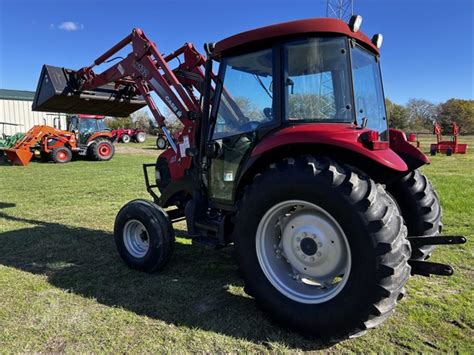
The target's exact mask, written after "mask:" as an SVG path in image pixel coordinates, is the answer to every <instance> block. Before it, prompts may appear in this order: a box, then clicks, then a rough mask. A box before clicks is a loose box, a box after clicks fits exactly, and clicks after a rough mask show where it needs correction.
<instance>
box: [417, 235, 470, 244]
mask: <svg viewBox="0 0 474 355" xmlns="http://www.w3.org/2000/svg"><path fill="white" fill-rule="evenodd" d="M408 240H409V241H410V244H411V245H412V246H413V247H422V246H425V245H444V244H464V243H466V237H464V236H462V235H433V236H424V237H408Z"/></svg>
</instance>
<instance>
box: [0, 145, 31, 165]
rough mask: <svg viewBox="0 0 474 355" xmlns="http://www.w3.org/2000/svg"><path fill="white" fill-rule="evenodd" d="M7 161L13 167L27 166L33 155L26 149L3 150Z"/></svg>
mask: <svg viewBox="0 0 474 355" xmlns="http://www.w3.org/2000/svg"><path fill="white" fill-rule="evenodd" d="M5 154H6V155H7V158H8V160H9V161H10V163H12V164H13V165H22V166H25V165H28V164H29V163H30V160H31V158H32V157H33V153H32V152H30V151H29V150H26V149H5Z"/></svg>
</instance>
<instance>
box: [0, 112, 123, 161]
mask: <svg viewBox="0 0 474 355" xmlns="http://www.w3.org/2000/svg"><path fill="white" fill-rule="evenodd" d="M68 126H69V131H63V130H60V129H57V128H54V127H51V126H47V125H38V126H33V127H32V128H31V129H30V130H29V131H28V132H26V134H25V135H24V136H23V138H21V139H20V140H18V141H17V142H16V143H15V144H14V145H13V146H12V147H11V148H10V149H6V150H5V154H6V155H7V158H8V160H9V161H10V162H11V163H12V164H17V165H28V163H29V162H30V160H31V159H32V158H33V156H37V157H41V158H42V159H44V160H52V161H54V162H55V163H67V162H69V161H70V160H71V159H72V157H73V154H78V155H82V156H88V157H90V158H91V159H94V160H103V161H105V160H110V159H112V157H113V155H114V152H115V148H114V145H113V140H114V136H113V135H112V133H111V132H110V131H109V129H108V128H107V127H106V126H105V123H104V121H103V117H101V116H94V115H74V116H71V117H69V118H68Z"/></svg>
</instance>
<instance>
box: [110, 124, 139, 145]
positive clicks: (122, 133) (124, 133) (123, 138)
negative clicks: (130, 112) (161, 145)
mask: <svg viewBox="0 0 474 355" xmlns="http://www.w3.org/2000/svg"><path fill="white" fill-rule="evenodd" d="M112 135H113V136H114V137H115V140H116V141H117V142H122V143H130V142H135V143H143V142H145V140H146V134H145V132H144V131H143V130H142V129H138V128H119V129H113V130H112Z"/></svg>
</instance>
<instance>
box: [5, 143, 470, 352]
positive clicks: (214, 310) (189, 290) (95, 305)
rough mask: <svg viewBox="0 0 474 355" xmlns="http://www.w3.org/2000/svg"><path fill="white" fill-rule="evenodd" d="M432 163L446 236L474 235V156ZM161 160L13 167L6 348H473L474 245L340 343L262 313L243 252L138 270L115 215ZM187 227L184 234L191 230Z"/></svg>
mask: <svg viewBox="0 0 474 355" xmlns="http://www.w3.org/2000/svg"><path fill="white" fill-rule="evenodd" d="M468 143H469V144H470V146H471V151H472V150H473V149H474V139H472V138H470V139H468ZM148 146H152V144H150V145H148ZM432 160H433V163H432V165H430V166H427V167H425V168H424V172H425V173H426V174H427V175H428V176H429V178H430V179H431V181H432V182H433V184H434V185H435V187H436V189H437V191H438V192H439V194H440V198H441V201H442V205H443V208H444V231H445V233H446V234H464V235H467V236H468V237H470V238H472V237H473V227H474V223H473V210H474V188H473V185H474V179H473V175H472V173H473V162H474V154H472V153H471V152H470V153H469V154H467V155H464V156H463V155H455V156H451V157H446V156H436V157H433V159H432ZM154 161H155V158H154V157H153V156H150V155H131V154H117V155H116V157H115V158H114V159H113V160H112V161H110V162H107V163H97V162H88V161H75V162H72V163H70V164H66V165H55V164H44V163H43V164H42V163H32V164H30V165H29V166H27V167H11V166H6V165H1V166H0V189H1V190H0V191H1V193H0V352H63V351H65V352H134V353H138V352H158V351H159V352H175V351H179V352H183V351H207V352H216V351H226V352H230V351H258V352H274V351H277V352H295V351H301V350H320V351H331V352H344V353H345V352H348V351H357V352H367V351H372V352H387V351H390V352H405V351H423V352H433V351H435V352H439V351H449V352H452V351H461V352H464V353H473V352H474V345H473V335H474V332H473V329H474V319H473V301H472V298H473V281H474V277H473V276H474V265H473V256H474V255H473V249H472V242H468V243H467V244H465V245H463V246H456V247H440V248H438V250H437V251H436V252H435V255H434V257H433V260H434V261H440V262H448V263H451V264H452V265H454V267H455V269H456V273H455V275H454V276H453V277H451V278H442V277H433V278H429V279H428V278H422V277H413V278H411V279H410V280H409V282H408V284H407V297H406V298H404V299H403V300H402V301H401V302H400V304H399V305H398V307H397V311H396V313H395V314H394V316H392V317H391V318H390V319H389V320H388V321H387V322H385V323H384V324H383V326H382V327H380V328H378V329H376V330H374V331H371V332H369V333H367V334H366V335H365V336H363V337H360V338H357V339H353V340H347V341H344V342H342V343H339V344H336V345H334V344H328V343H324V342H321V341H318V340H310V339H305V338H303V337H301V336H300V335H298V334H296V333H293V332H290V331H288V330H285V329H282V328H280V327H279V326H277V325H275V324H274V323H273V322H272V321H270V320H269V319H268V318H267V316H266V315H265V314H263V313H262V312H260V311H258V310H257V309H256V308H255V305H254V301H253V300H252V298H250V297H248V296H247V295H245V293H244V292H243V289H242V281H241V280H240V279H239V278H238V276H237V273H236V266H235V264H234V261H233V258H232V249H231V248H226V249H224V250H220V251H209V250H205V249H202V248H199V247H196V246H192V245H191V243H190V241H189V240H188V239H185V238H182V237H179V238H178V239H177V245H176V249H175V253H174V256H173V258H172V260H171V262H170V264H169V265H168V266H167V267H166V269H165V270H164V271H162V272H161V273H158V274H154V275H148V274H143V273H140V272H136V271H132V270H130V269H128V268H127V267H126V266H125V265H124V264H123V262H122V261H121V259H120V257H119V256H118V254H117V252H116V250H115V245H114V241H113V235H112V228H113V223H114V218H115V215H116V213H117V212H118V210H119V208H120V207H121V206H122V205H123V204H124V203H126V202H127V201H129V200H131V199H134V198H137V197H141V198H148V195H147V193H146V191H145V188H144V182H143V177H142V170H141V163H145V162H150V163H153V162H154ZM175 227H176V229H177V230H178V231H177V235H178V236H179V235H180V232H179V230H180V229H183V228H184V225H183V224H180V225H178V226H175ZM471 240H472V239H471Z"/></svg>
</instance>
